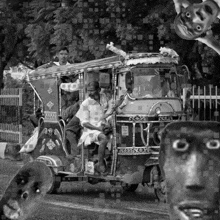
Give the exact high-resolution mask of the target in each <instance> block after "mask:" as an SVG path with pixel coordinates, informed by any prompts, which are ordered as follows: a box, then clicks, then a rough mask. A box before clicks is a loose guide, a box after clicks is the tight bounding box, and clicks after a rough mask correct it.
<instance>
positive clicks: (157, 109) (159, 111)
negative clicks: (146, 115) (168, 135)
mask: <svg viewBox="0 0 220 220" xmlns="http://www.w3.org/2000/svg"><path fill="white" fill-rule="evenodd" d="M155 113H156V114H158V115H159V114H160V113H161V109H160V108H159V107H157V108H156V109H155Z"/></svg>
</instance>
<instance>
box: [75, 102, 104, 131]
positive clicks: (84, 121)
mask: <svg viewBox="0 0 220 220" xmlns="http://www.w3.org/2000/svg"><path fill="white" fill-rule="evenodd" d="M76 117H77V118H79V120H80V123H81V125H82V126H83V127H84V128H88V129H90V130H98V131H102V127H101V126H100V127H96V126H94V125H92V124H91V123H90V122H89V121H90V112H89V103H87V102H83V103H82V104H81V106H80V108H79V111H78V112H77V113H76Z"/></svg>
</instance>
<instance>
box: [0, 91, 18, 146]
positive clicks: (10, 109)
mask: <svg viewBox="0 0 220 220" xmlns="http://www.w3.org/2000/svg"><path fill="white" fill-rule="evenodd" d="M0 141H4V142H12V143H22V89H21V88H16V89H3V90H1V91H0Z"/></svg>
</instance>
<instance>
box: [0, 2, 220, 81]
mask: <svg viewBox="0 0 220 220" xmlns="http://www.w3.org/2000/svg"><path fill="white" fill-rule="evenodd" d="M191 1H192V2H200V0H195V1H193V0H191ZM18 9H19V10H18ZM1 12H2V13H1V16H2V21H1V24H2V25H0V40H1V41H0V42H4V43H2V44H1V43H0V52H2V53H1V54H2V55H3V56H2V59H0V60H1V62H0V83H1V76H2V74H1V71H2V70H3V69H4V68H5V66H6V65H7V64H8V63H9V62H14V63H16V62H18V61H20V62H23V63H26V64H27V61H30V63H29V65H30V66H33V63H34V62H35V61H37V62H35V63H36V65H39V64H43V63H47V62H49V61H50V60H51V59H53V58H54V56H55V54H56V50H57V49H59V48H60V47H61V46H63V45H65V46H68V47H69V50H70V61H72V62H82V61H86V60H91V59H97V58H102V57H106V56H110V55H112V53H111V52H110V51H107V50H106V44H107V43H110V42H111V41H112V42H114V44H115V45H116V46H117V47H121V48H122V49H123V50H125V51H127V52H131V51H138V52H143V51H145V52H156V51H158V50H159V48H160V47H161V46H169V47H171V48H172V49H174V50H176V51H177V53H178V54H179V55H180V58H181V63H182V64H186V65H188V66H189V68H190V70H191V72H192V73H194V75H195V76H196V74H195V73H196V71H197V70H195V66H196V65H197V64H198V65H197V66H198V68H199V71H200V72H201V74H202V76H203V77H205V78H210V79H211V78H212V75H214V76H216V75H217V72H218V71H219V67H218V66H216V65H215V67H214V68H213V66H214V63H213V62H215V63H218V62H217V61H216V60H218V56H217V54H216V53H212V52H211V50H210V49H208V48H206V47H205V46H204V45H200V44H199V43H198V42H197V41H186V40H182V39H180V38H179V37H178V36H177V35H176V33H175V31H174V28H173V21H174V18H175V16H176V12H175V11H174V5H173V2H172V1H170V0H160V1H159V0H157V1H155V0H148V1H146V0H139V1H138V2H137V1H134V0H107V1H102V0H39V1H36V0H25V1H21V0H15V1H13V0H6V5H5V6H4V7H2V9H1ZM213 28H214V29H213V30H214V33H215V34H216V37H217V36H219V30H220V29H219V24H218V23H216V24H215V25H214V27H213ZM5 45H7V46H5ZM207 57H209V59H206V58H207ZM213 58H215V59H213ZM207 60H208V62H207ZM214 60H215V61H214ZM31 63H32V65H31ZM210 73H212V75H211V74H210Z"/></svg>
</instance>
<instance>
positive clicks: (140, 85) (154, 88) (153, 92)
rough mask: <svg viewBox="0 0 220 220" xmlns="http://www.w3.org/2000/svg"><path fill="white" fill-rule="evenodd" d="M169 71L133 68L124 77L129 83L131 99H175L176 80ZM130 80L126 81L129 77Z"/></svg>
mask: <svg viewBox="0 0 220 220" xmlns="http://www.w3.org/2000/svg"><path fill="white" fill-rule="evenodd" d="M170 70H171V69H167V68H166V69H161V68H160V69H156V68H134V69H132V70H131V73H130V74H128V76H127V77H126V78H127V79H126V81H129V82H130V89H128V92H129V93H130V96H131V97H133V98H164V97H167V98H177V97H178V96H179V94H178V93H179V92H178V85H177V83H178V80H177V75H176V73H175V72H171V71H170ZM129 75H130V77H131V79H130V80H128V78H130V77H129ZM129 90H130V91H129Z"/></svg>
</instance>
